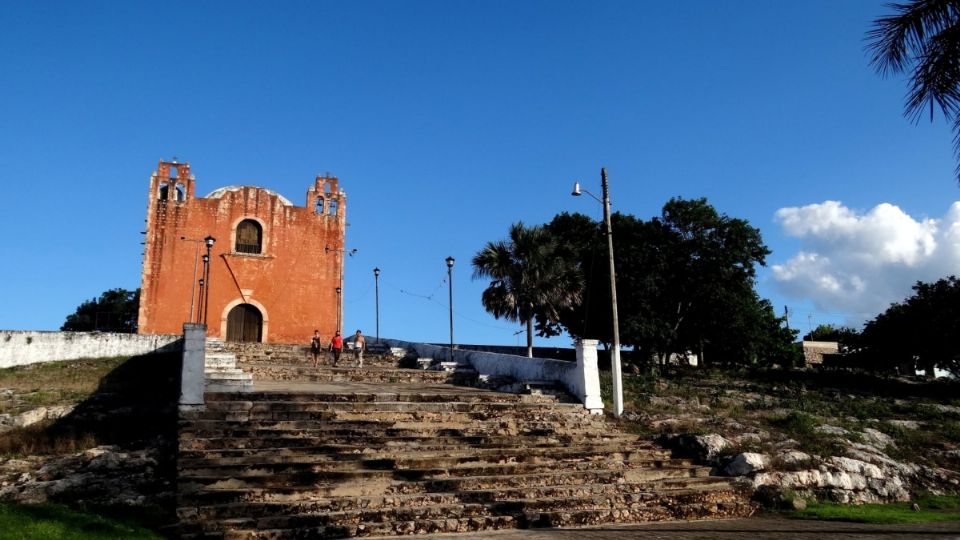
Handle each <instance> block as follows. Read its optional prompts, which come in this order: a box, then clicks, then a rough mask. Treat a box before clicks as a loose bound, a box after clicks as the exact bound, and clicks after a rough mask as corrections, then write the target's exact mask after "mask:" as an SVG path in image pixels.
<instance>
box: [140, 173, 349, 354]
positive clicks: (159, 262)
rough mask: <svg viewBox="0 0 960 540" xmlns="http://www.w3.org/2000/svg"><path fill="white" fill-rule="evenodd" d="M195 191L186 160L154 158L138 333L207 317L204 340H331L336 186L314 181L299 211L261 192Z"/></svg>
mask: <svg viewBox="0 0 960 540" xmlns="http://www.w3.org/2000/svg"><path fill="white" fill-rule="evenodd" d="M195 190H196V179H195V178H194V176H193V175H192V174H191V173H190V164H189V163H178V162H177V161H176V160H173V161H161V162H160V164H159V165H158V167H157V171H156V172H154V173H153V175H152V176H151V177H150V191H149V197H148V201H147V219H146V233H145V234H146V239H145V242H144V244H145V249H144V258H143V274H142V278H141V293H140V313H139V332H140V333H141V334H178V333H180V332H181V331H182V329H183V324H184V323H186V322H204V320H205V321H206V324H207V336H208V337H212V338H220V339H223V340H225V341H260V342H272V343H303V342H305V341H308V340H309V339H310V336H311V335H312V334H313V330H314V329H319V330H320V333H321V335H323V336H326V337H329V336H331V335H333V332H334V331H336V330H337V329H338V328H337V327H338V325H339V324H340V321H341V320H342V306H343V302H342V288H343V255H344V250H343V246H344V231H345V226H346V219H345V215H346V195H345V193H344V192H343V191H342V190H340V187H339V182H338V179H337V178H336V177H332V176H329V175H326V176H318V177H317V178H316V179H315V181H314V184H313V185H312V186H310V188H309V189H308V190H307V196H306V205H305V206H295V205H294V204H293V203H291V202H290V201H289V200H287V199H286V198H284V197H283V196H282V195H280V194H278V193H275V192H273V191H271V190H269V189H265V188H261V187H254V186H228V187H223V188H220V189H217V190H215V191H213V192H211V193H210V194H209V195H207V196H206V197H197V196H196V191H195ZM208 238H212V239H214V240H213V242H212V246H210V248H209V249H210V257H209V268H207V265H206V263H205V261H204V256H205V255H206V254H207V249H208V247H207V244H208V243H210V242H209V241H205V240H206V239H208ZM201 280H202V281H201Z"/></svg>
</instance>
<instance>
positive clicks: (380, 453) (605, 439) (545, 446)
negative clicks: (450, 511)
mask: <svg viewBox="0 0 960 540" xmlns="http://www.w3.org/2000/svg"><path fill="white" fill-rule="evenodd" d="M344 438H345V439H347V440H348V441H349V442H343V443H335V442H332V441H329V439H323V440H324V441H329V442H325V444H323V445H316V446H300V447H296V446H294V447H290V448H283V447H271V446H266V447H264V448H237V447H235V446H226V447H221V448H207V449H204V448H203V447H202V445H203V444H206V441H201V444H200V445H194V444H193V442H192V441H194V439H185V440H184V441H183V442H184V443H189V444H188V445H185V446H183V447H182V448H181V450H182V452H181V455H180V457H181V460H183V459H188V460H189V459H221V460H230V459H234V460H237V462H238V463H240V462H244V463H252V462H255V461H256V460H265V462H267V463H269V462H270V460H302V461H304V462H309V461H310V460H315V459H316V460H322V459H371V458H372V457H375V458H383V457H385V456H390V457H391V459H401V458H407V457H414V456H417V457H424V458H425V459H447V458H450V457H451V456H460V455H467V456H473V457H475V458H477V459H486V458H488V456H493V458H496V459H510V458H513V459H520V460H533V459H538V458H539V457H540V456H541V455H547V456H549V455H551V453H555V455H560V456H562V455H566V454H579V455H584V456H588V455H600V456H603V455H618V456H627V455H646V454H649V455H651V456H656V458H657V459H666V458H669V457H670V451H669V450H665V449H663V448H660V447H658V446H654V445H652V444H650V443H647V442H645V441H638V440H637V439H636V437H635V436H633V435H622V434H604V435H585V436H582V437H577V436H572V435H570V434H563V435H562V436H555V437H545V436H540V435H531V436H528V437H517V436H513V435H510V436H489V435H477V436H473V437H447V436H438V437H432V436H428V437H423V436H387V435H380V436H376V435H371V436H370V438H369V439H368V440H367V441H365V442H367V443H369V444H357V442H358V441H356V440H355V439H352V438H350V436H349V435H347V436H345V437H344ZM360 442H364V441H360ZM188 446H190V447H192V446H197V447H198V449H194V450H188ZM372 455H373V456H372Z"/></svg>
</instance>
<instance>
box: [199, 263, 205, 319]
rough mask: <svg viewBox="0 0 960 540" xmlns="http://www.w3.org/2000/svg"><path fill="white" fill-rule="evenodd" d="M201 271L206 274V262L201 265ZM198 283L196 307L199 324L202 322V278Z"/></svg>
mask: <svg viewBox="0 0 960 540" xmlns="http://www.w3.org/2000/svg"><path fill="white" fill-rule="evenodd" d="M203 269H204V272H206V269H207V263H206V262H204V263H203ZM198 283H199V285H200V295H199V296H198V298H199V299H200V301H199V302H198V305H197V323H198V324H199V323H200V321H202V320H203V278H200V281H199V282H198Z"/></svg>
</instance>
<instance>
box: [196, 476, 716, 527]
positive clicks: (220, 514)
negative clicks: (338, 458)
mask: <svg viewBox="0 0 960 540" xmlns="http://www.w3.org/2000/svg"><path fill="white" fill-rule="evenodd" d="M681 480H683V481H684V482H685V484H683V485H680V484H676V485H673V486H671V485H670V484H667V483H666V482H668V481H672V482H676V480H675V479H669V480H664V481H660V482H656V483H654V482H647V483H635V484H616V485H611V484H581V485H577V486H552V487H549V488H532V489H531V488H514V489H499V490H476V491H469V492H458V493H413V494H404V495H380V496H367V497H348V496H344V497H332V498H314V499H311V500H300V499H291V496H290V495H289V493H288V494H282V493H278V492H276V491H271V492H266V491H264V490H239V489H233V490H227V489H224V490H217V491H211V492H205V493H203V494H202V495H201V497H202V498H201V499H199V501H202V502H203V503H204V505H203V506H201V507H200V508H199V510H198V516H199V517H200V518H202V519H230V518H238V517H263V516H278V515H296V514H312V513H324V512H343V511H350V510H357V509H388V508H411V507H419V506H432V505H449V504H456V503H477V504H491V505H492V506H493V507H496V508H498V509H505V508H509V507H523V508H536V507H537V505H538V504H540V501H551V503H554V504H553V506H555V507H557V506H559V504H561V503H559V502H558V501H562V504H566V505H573V506H576V505H577V504H578V503H577V500H579V499H584V500H588V501H596V500H597V499H604V500H605V501H607V502H608V503H610V504H611V505H616V506H620V505H630V504H634V503H638V502H647V503H650V502H656V501H657V499H662V498H665V497H670V498H687V499H689V498H691V497H699V496H702V494H704V493H705V492H709V491H718V490H719V491H725V490H727V489H728V488H729V482H726V481H722V482H718V481H717V479H716V478H689V479H681ZM653 488H656V490H653Z"/></svg>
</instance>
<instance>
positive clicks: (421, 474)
mask: <svg viewBox="0 0 960 540" xmlns="http://www.w3.org/2000/svg"><path fill="white" fill-rule="evenodd" d="M469 459H471V458H467V457H461V458H459V459H458V458H450V459H448V460H446V463H441V462H440V461H441V460H433V461H431V460H428V459H419V460H394V459H373V460H364V461H312V462H297V461H288V462H272V463H257V464H245V463H241V464H234V463H220V462H207V463H196V464H194V465H184V464H181V466H180V468H179V472H180V474H181V475H183V476H188V477H190V478H194V477H196V478H202V477H211V476H212V477H224V476H229V477H230V478H246V477H250V476H254V475H264V474H271V475H276V476H284V475H287V476H298V475H303V474H312V473H328V472H329V473H345V474H349V473H361V474H364V473H367V472H370V473H371V474H372V475H373V474H380V473H381V472H382V471H388V472H392V475H393V476H392V478H401V479H404V480H410V479H430V478H443V477H463V476H490V475H497V474H531V473H546V472H550V471H553V470H556V469H558V468H564V469H566V470H573V471H588V470H626V469H638V468H643V469H651V468H652V469H674V468H678V469H683V470H688V471H690V472H691V476H698V475H700V476H702V475H703V473H702V472H701V471H699V470H695V469H694V468H693V466H692V465H691V464H690V463H681V462H675V461H665V460H658V459H649V458H646V459H641V458H635V459H589V458H586V459H584V458H581V457H579V456H571V457H569V458H568V459H553V460H541V461H536V462H506V463H496V462H488V461H468V460H469ZM707 472H709V469H707ZM698 473H700V474H698ZM381 476H382V475H381Z"/></svg>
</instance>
